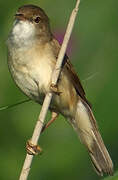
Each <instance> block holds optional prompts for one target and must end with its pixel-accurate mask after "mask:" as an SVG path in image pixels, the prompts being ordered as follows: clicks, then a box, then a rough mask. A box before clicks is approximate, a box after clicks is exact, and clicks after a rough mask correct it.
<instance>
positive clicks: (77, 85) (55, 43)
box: [52, 38, 91, 107]
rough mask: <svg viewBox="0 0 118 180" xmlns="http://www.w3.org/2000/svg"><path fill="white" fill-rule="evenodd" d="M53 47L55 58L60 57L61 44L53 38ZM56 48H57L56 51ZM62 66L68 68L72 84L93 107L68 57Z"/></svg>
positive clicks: (65, 57)
mask: <svg viewBox="0 0 118 180" xmlns="http://www.w3.org/2000/svg"><path fill="white" fill-rule="evenodd" d="M52 47H53V48H54V52H55V56H56V57H58V53H59V50H60V44H59V42H58V41H57V40H56V39H55V38H53V40H52ZM55 47H56V49H55ZM62 66H65V67H66V68H67V70H68V72H69V75H70V79H71V82H72V84H73V86H74V87H75V89H76V92H77V94H78V95H79V96H80V97H81V98H82V99H83V100H84V101H85V102H86V103H87V104H88V105H89V106H90V107H91V105H90V103H89V102H88V100H87V99H86V96H85V91H84V89H83V87H82V85H81V82H80V80H79V77H78V76H77V74H76V72H75V70H74V68H73V65H72V64H71V62H70V60H69V58H68V56H67V55H65V56H64V61H63V64H62Z"/></svg>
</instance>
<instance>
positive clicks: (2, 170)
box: [0, 0, 118, 180]
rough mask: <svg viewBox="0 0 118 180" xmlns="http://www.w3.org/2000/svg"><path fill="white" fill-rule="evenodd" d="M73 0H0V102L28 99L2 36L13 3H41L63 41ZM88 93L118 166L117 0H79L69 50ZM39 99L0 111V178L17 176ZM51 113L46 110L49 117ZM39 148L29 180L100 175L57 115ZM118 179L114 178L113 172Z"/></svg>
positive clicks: (94, 178)
mask: <svg viewBox="0 0 118 180" xmlns="http://www.w3.org/2000/svg"><path fill="white" fill-rule="evenodd" d="M75 2H76V1H75V0H74V1H73V0H65V1H64V0H60V1H58V0H50V1H49V0H40V1H39V0H11V1H10V0H8V1H5V0H0V106H5V105H11V104H14V103H16V102H18V101H21V100H24V99H27V97H26V96H25V95H23V94H22V92H20V90H19V89H18V88H17V87H16V86H15V84H14V82H13V81H12V79H11V76H10V73H9V71H8V67H7V49H6V40H7V36H8V33H9V31H10V28H11V26H12V22H13V19H14V17H13V16H14V14H15V12H16V10H17V8H18V7H19V6H21V5H24V4H36V5H39V6H40V7H42V8H43V9H44V10H45V11H46V13H47V14H48V16H49V18H50V20H51V27H52V31H53V32H55V35H56V36H57V38H59V40H60V41H61V39H62V37H63V34H64V32H65V28H66V26H67V22H68V19H69V15H70V13H71V10H72V8H73V7H74V5H75ZM67 53H68V54H69V56H70V58H71V61H72V63H73V65H74V66H75V69H76V71H77V73H78V74H79V76H80V78H81V81H82V84H83V86H84V88H85V91H86V94H87V98H88V99H89V101H90V102H91V103H92V104H93V111H94V114H95V116H96V119H97V122H98V125H99V129H100V132H101V134H102V136H103V139H104V141H105V144H106V146H107V148H108V150H109V152H110V155H111V157H112V159H113V162H114V166H115V171H117V169H118V1H117V0H104V1H103V0H99V1H98V0H81V5H80V10H79V13H78V16H77V19H76V24H75V27H74V30H73V33H72V37H71V40H70V44H69V48H68V50H67ZM39 112H40V105H38V104H36V103H35V102H32V101H30V102H27V103H24V104H22V105H19V106H16V107H14V108H11V109H7V110H2V111H0V180H16V179H18V177H19V174H20V171H21V168H22V165H23V161H24V158H25V154H26V152H25V143H26V141H27V140H28V139H30V137H31V135H32V132H33V129H34V126H35V123H36V120H37V117H38V115H39ZM49 118H50V113H49V114H48V117H47V120H49ZM39 144H40V146H41V147H42V148H43V154H42V155H41V156H36V157H35V158H34V160H33V163H32V168H31V172H30V175H29V180H39V179H40V180H50V179H51V180H53V179H56V180H60V179H61V180H65V179H68V180H72V179H73V180H77V179H80V180H98V179H102V178H101V177H98V176H97V175H96V173H95V172H94V171H93V168H92V166H91V162H90V159H89V157H88V154H87V152H86V150H85V148H84V146H83V145H82V144H81V143H80V141H79V140H78V137H77V135H76V133H75V132H74V131H73V129H72V128H71V126H70V125H69V124H68V123H67V122H66V121H65V119H64V118H63V117H62V116H60V117H59V118H58V120H56V122H54V123H53V124H52V126H51V127H50V128H49V129H47V130H46V131H45V132H44V133H43V134H42V135H41V137H40V141H39ZM116 179H118V178H117V177H116Z"/></svg>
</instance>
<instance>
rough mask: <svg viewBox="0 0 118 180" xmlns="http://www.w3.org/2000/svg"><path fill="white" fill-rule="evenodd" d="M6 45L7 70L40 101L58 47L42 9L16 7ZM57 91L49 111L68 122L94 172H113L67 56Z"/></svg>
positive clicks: (89, 108) (82, 91)
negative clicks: (83, 148) (81, 144)
mask: <svg viewBox="0 0 118 180" xmlns="http://www.w3.org/2000/svg"><path fill="white" fill-rule="evenodd" d="M7 44H8V64H9V69H10V72H11V74H12V77H13V79H14V81H15V83H16V84H17V86H18V87H19V88H20V89H21V90H22V91H23V92H24V93H25V94H26V95H27V96H29V97H30V98H31V99H33V100H34V101H36V102H38V103H40V104H42V103H43V99H44V96H45V94H46V93H47V92H49V91H50V83H51V75H52V72H53V69H54V67H55V64H56V59H57V57H58V53H59V50H60V45H59V43H58V41H57V40H56V39H55V38H54V36H53V35H52V33H51V30H50V25H49V19H48V17H47V15H46V14H45V12H44V11H43V10H42V9H41V8H39V7H37V6H34V5H25V6H23V7H21V8H19V10H18V12H17V13H16V22H15V24H14V26H13V28H12V30H11V32H10V35H9V38H8V42H7ZM58 91H59V92H61V93H60V95H59V94H58V95H57V94H54V96H53V99H52V102H51V105H50V110H51V111H54V112H56V113H61V114H62V115H63V116H64V117H65V118H66V119H68V121H69V122H70V123H71V125H72V126H73V128H74V129H75V131H76V132H77V134H78V135H79V137H80V139H81V141H82V143H83V144H84V145H85V146H86V148H87V150H88V153H89V155H90V157H91V160H92V163H93V165H94V167H95V170H96V171H97V173H98V174H99V175H103V173H106V174H108V175H112V174H113V163H112V160H111V158H110V156H109V153H108V151H107V149H106V147H105V145H104V143H103V140H102V138H101V135H100V133H99V131H98V127H97V124H96V120H95V118H94V115H93V113H92V109H91V105H90V103H89V102H88V100H87V99H86V96H85V92H84V89H83V87H82V85H81V83H80V80H79V78H78V76H77V74H76V73H75V71H74V68H73V66H72V64H71V63H70V61H69V58H68V57H67V56H66V55H65V57H64V63H63V65H62V72H61V75H60V78H59V81H58Z"/></svg>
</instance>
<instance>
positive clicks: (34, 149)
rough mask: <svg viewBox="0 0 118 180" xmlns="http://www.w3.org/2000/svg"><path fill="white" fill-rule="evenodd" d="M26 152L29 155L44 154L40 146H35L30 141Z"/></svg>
mask: <svg viewBox="0 0 118 180" xmlns="http://www.w3.org/2000/svg"><path fill="white" fill-rule="evenodd" d="M26 150H27V153H28V154H29V155H37V154H39V153H41V152H42V149H41V148H40V146H39V145H34V144H32V142H31V141H30V140H28V141H27V143H26Z"/></svg>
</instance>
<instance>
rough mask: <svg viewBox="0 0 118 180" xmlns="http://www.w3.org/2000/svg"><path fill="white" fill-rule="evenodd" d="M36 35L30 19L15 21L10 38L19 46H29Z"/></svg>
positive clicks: (13, 43)
mask: <svg viewBox="0 0 118 180" xmlns="http://www.w3.org/2000/svg"><path fill="white" fill-rule="evenodd" d="M34 35H35V27H34V25H33V24H32V23H30V22H28V21H17V20H16V21H15V23H14V25H13V29H12V31H11V33H10V36H9V40H10V42H11V43H12V45H16V46H17V47H22V46H29V45H30V44H31V43H32V40H33V39H34Z"/></svg>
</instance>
